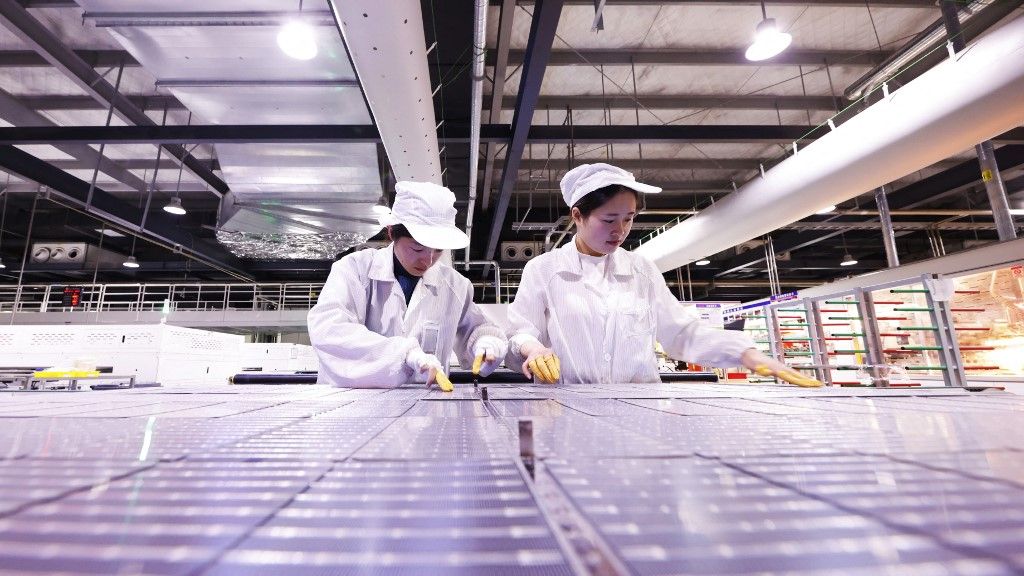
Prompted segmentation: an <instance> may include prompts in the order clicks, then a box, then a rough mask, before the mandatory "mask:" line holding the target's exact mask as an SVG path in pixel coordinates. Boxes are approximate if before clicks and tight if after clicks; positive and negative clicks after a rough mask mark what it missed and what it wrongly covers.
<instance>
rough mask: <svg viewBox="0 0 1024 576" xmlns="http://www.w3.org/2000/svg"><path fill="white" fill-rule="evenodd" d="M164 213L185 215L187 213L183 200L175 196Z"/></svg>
mask: <svg viewBox="0 0 1024 576" xmlns="http://www.w3.org/2000/svg"><path fill="white" fill-rule="evenodd" d="M164 212H170V213H171V214H175V215H178V216H181V215H182V214H185V212H186V211H185V207H184V206H182V205H181V198H178V197H177V196H175V197H174V198H171V201H170V202H168V203H167V204H166V205H165V206H164Z"/></svg>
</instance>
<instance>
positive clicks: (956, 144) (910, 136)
mask: <svg viewBox="0 0 1024 576" xmlns="http://www.w3.org/2000/svg"><path fill="white" fill-rule="evenodd" d="M1021 94H1024V17H1018V18H1016V19H1015V20H1013V21H1012V22H1009V23H1008V24H1006V25H1005V26H1003V27H1002V28H1000V29H999V30H996V31H994V32H992V33H991V34H989V35H988V36H986V37H984V38H982V39H980V40H978V41H977V42H976V43H975V44H973V45H972V46H969V47H968V48H967V49H966V50H964V51H963V52H961V53H959V54H957V56H956V58H955V59H948V60H946V61H944V62H942V63H941V64H939V65H938V66H936V67H935V68H933V69H931V70H929V71H928V72H925V73H924V74H922V75H921V76H920V77H918V78H917V79H915V80H914V81H912V82H910V83H908V84H907V85H905V86H903V87H902V88H900V89H899V90H897V91H895V92H893V93H891V94H890V97H889V98H884V99H882V100H880V101H879V102H877V103H875V104H874V105H872V106H871V107H869V108H867V109H866V110H864V111H863V112H861V113H860V114H858V115H857V116H855V117H853V118H851V119H850V120H848V121H847V122H846V123H844V124H842V125H841V126H839V127H838V128H836V129H835V130H833V131H832V132H830V133H828V134H826V135H825V136H823V137H821V138H819V139H818V140H817V141H815V142H814V143H812V144H810V145H808V146H807V147H806V148H803V149H801V150H800V152H799V153H798V154H796V155H794V156H791V157H789V158H787V159H786V160H785V161H783V162H782V163H780V164H779V165H777V166H776V167H775V168H773V169H771V170H770V171H768V172H767V173H766V174H765V175H764V176H763V177H758V178H755V179H754V180H752V181H750V182H749V183H747V184H746V185H745V186H743V187H742V188H741V189H740V190H739V191H738V192H735V193H733V194H732V195H730V196H728V197H726V198H725V199H724V200H721V201H719V202H717V203H715V205H714V206H712V207H710V208H708V209H706V210H704V211H702V212H701V213H700V214H697V215H696V216H694V217H692V218H689V219H688V220H685V221H684V222H681V223H680V224H678V225H676V226H674V227H673V228H671V229H670V230H668V231H667V232H665V233H663V234H661V235H660V236H657V237H655V238H654V239H652V240H649V241H648V242H646V243H644V244H642V245H641V246H640V247H639V248H637V252H638V253H639V254H642V255H644V256H646V257H648V258H650V259H651V260H653V261H654V262H655V263H656V264H657V266H658V268H659V269H661V270H662V271H667V270H672V269H673V268H677V267H679V266H683V265H685V264H688V263H690V262H693V261H695V260H698V259H700V258H703V257H705V256H709V255H711V254H715V253H717V252H721V251H722V250H725V249H728V248H731V247H733V246H736V245H737V244H740V243H742V242H746V241H748V240H750V239H752V238H757V237H758V236H762V235H765V234H768V233H769V232H771V231H773V230H775V229H778V228H780V227H782V226H785V225H787V224H790V223H792V222H796V221H798V220H801V219H803V218H805V217H807V216H810V215H811V214H814V213H815V212H816V211H818V210H820V209H822V208H824V207H826V206H829V205H832V204H839V203H840V202H843V201H845V200H848V199H850V198H853V197H854V196H858V195H860V194H863V193H865V192H867V191H869V190H872V189H874V188H878V187H880V186H882V185H884V184H887V183H889V182H892V181H893V180H896V179H897V178H901V177H903V176H905V175H907V174H909V173H911V172H913V171H915V170H919V169H921V168H924V167H925V166H929V165H931V164H934V163H935V162H938V161H939V160H942V159H945V158H948V157H950V156H952V155H954V154H956V153H958V152H960V151H962V150H964V149H966V148H970V147H972V146H974V145H975V144H977V143H978V142H981V141H983V140H988V139H991V138H994V137H995V136H998V135H999V134H1001V133H1002V132H1005V131H1007V130H1009V129H1011V128H1015V127H1017V126H1019V125H1020V124H1022V123H1024V98H1021Z"/></svg>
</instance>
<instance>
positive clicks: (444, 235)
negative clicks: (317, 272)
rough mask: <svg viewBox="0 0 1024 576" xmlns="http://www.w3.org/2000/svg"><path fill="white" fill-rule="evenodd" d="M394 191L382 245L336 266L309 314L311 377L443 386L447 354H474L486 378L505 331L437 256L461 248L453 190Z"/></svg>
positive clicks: (412, 187) (446, 385) (404, 187)
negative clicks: (314, 372)
mask: <svg viewBox="0 0 1024 576" xmlns="http://www.w3.org/2000/svg"><path fill="white" fill-rule="evenodd" d="M395 190H396V195H395V202H394V206H393V209H392V212H391V214H390V215H388V216H386V217H385V218H384V219H383V220H382V223H383V224H385V225H387V226H388V235H389V238H390V239H391V241H392V242H391V244H390V245H389V246H387V247H386V248H381V249H378V250H362V251H359V252H355V253H353V254H349V255H348V256H345V257H344V258H342V259H341V260H339V261H337V262H335V263H334V265H333V266H332V267H331V273H330V276H328V278H327V283H326V284H325V285H324V289H323V291H322V292H321V293H320V297H319V299H318V300H317V303H316V306H314V307H313V309H312V310H310V311H309V317H308V324H309V339H310V342H311V343H312V345H313V347H314V348H315V349H316V353H317V357H318V358H319V359H320V378H319V380H320V382H323V383H328V384H332V385H334V386H343V387H359V388H378V387H393V386H398V385H401V384H405V383H408V382H426V383H427V385H428V386H429V385H430V384H431V383H433V382H435V381H436V382H437V383H438V385H439V386H441V388H442V389H443V390H446V391H450V389H451V383H450V382H449V381H448V379H447V376H446V374H447V371H446V370H445V367H446V365H447V362H448V359H449V357H450V356H451V354H452V351H453V350H454V351H455V352H456V354H457V355H458V357H459V359H460V362H462V363H463V365H468V364H469V362H472V361H473V360H474V359H476V364H477V365H480V369H479V373H480V374H481V375H484V376H486V375H487V374H489V373H490V372H492V371H493V370H494V369H495V368H496V367H497V365H498V363H499V362H500V361H501V359H502V358H503V357H504V356H505V354H506V351H507V341H506V337H505V333H504V332H503V331H502V329H501V328H499V327H498V326H497V325H495V324H494V323H492V322H490V321H489V320H488V319H487V317H486V316H484V313H483V312H482V311H481V309H480V308H479V307H478V306H477V305H476V304H474V303H473V287H472V284H471V283H470V282H469V280H467V279H466V278H465V277H464V276H462V275H461V274H459V273H458V272H456V271H455V270H454V269H452V267H451V266H448V265H447V264H445V263H443V262H439V261H438V260H439V258H440V257H441V255H442V253H443V251H444V250H449V249H450V250H454V249H459V248H465V247H466V246H467V245H468V244H469V237H468V236H466V234H465V233H464V232H463V231H462V230H459V229H458V228H456V226H455V214H456V211H455V195H454V194H452V192H451V191H450V190H448V189H447V188H444V187H442V186H438V185H436V184H430V183H422V182H399V183H398V184H397V185H396V186H395Z"/></svg>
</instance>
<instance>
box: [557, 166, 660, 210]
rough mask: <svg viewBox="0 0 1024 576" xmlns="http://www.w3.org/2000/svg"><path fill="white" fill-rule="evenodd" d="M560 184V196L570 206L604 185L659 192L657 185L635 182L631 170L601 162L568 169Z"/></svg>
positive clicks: (652, 192) (651, 192) (647, 192)
mask: <svg viewBox="0 0 1024 576" xmlns="http://www.w3.org/2000/svg"><path fill="white" fill-rule="evenodd" d="M560 185H561V187H562V198H563V199H564V200H565V203H566V204H567V205H568V206H570V207H572V206H575V205H576V203H577V202H579V201H580V198H583V197H584V196H586V195H587V194H590V193H591V192H593V191H594V190H599V189H601V188H604V187H605V186H614V185H618V186H625V187H626V188H629V189H631V190H636V191H637V192H643V193H645V194H654V193H657V192H661V188H658V187H657V186H651V185H650V184H641V183H640V182H637V181H636V178H634V177H633V174H632V173H631V172H626V171H625V170H623V169H622V168H619V167H618V166H612V165H611V164H605V163H603V162H598V163H597V164H581V165H579V166H577V167H575V168H573V169H572V170H569V171H568V172H566V173H565V176H562V181H561V183H560Z"/></svg>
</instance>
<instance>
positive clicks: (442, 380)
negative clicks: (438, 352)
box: [434, 370, 455, 392]
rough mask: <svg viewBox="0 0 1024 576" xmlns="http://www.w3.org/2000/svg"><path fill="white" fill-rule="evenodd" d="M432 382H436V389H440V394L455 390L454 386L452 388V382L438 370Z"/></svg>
mask: <svg viewBox="0 0 1024 576" xmlns="http://www.w3.org/2000/svg"><path fill="white" fill-rule="evenodd" d="M434 380H435V381H436V382H437V387H438V388H440V389H441V391H442V392H451V391H452V390H455V386H452V381H451V380H449V379H448V376H447V375H446V374H445V373H444V372H441V371H440V370H438V371H437V373H436V374H435V375H434Z"/></svg>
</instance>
